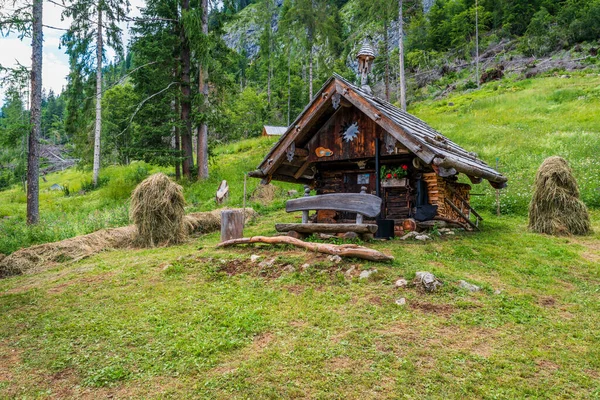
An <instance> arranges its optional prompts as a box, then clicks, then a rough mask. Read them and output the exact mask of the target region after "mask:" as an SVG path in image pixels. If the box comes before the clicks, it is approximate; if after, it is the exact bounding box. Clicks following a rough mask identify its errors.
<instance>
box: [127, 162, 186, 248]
mask: <svg viewBox="0 0 600 400" xmlns="http://www.w3.org/2000/svg"><path fill="white" fill-rule="evenodd" d="M184 207H185V199H184V197H183V189H182V188H181V186H179V185H178V184H176V183H174V182H173V181H171V180H170V179H169V178H168V177H167V176H166V175H165V174H163V173H158V174H154V175H151V176H149V177H148V178H146V179H144V180H143V181H142V182H141V183H140V184H139V185H138V186H137V187H136V188H135V190H134V191H133V193H132V194H131V211H130V216H131V220H132V221H133V223H134V224H135V226H136V227H137V232H138V235H137V239H136V242H137V244H138V245H140V246H145V247H154V246H163V245H170V244H175V243H181V242H182V241H184V240H185V237H186V233H187V232H186V227H185V224H184V222H183V217H184V215H185V210H184Z"/></svg>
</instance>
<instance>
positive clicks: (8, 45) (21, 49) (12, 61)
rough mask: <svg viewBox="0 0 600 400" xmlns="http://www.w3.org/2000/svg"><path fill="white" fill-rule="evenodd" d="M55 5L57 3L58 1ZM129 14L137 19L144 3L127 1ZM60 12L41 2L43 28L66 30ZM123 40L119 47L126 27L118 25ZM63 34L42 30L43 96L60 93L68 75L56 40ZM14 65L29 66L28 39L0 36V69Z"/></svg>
mask: <svg viewBox="0 0 600 400" xmlns="http://www.w3.org/2000/svg"><path fill="white" fill-rule="evenodd" d="M57 2H60V0H58V1H57ZM130 3H131V11H130V13H129V16H131V17H136V16H139V15H140V12H139V8H140V7H142V6H143V5H144V4H145V2H144V0H130ZM62 11H63V8H62V7H61V6H58V5H56V4H53V3H51V2H48V1H44V16H43V22H44V25H50V26H53V27H56V28H63V29H67V28H68V27H69V24H70V20H68V19H65V20H64V21H63V20H61V14H62ZM121 28H122V29H123V33H124V37H123V43H124V44H127V43H128V41H129V37H130V36H129V27H128V25H127V24H125V23H124V24H122V25H121ZM64 33H65V32H64V31H62V30H55V29H51V28H47V27H44V53H43V61H42V85H43V87H44V89H45V90H46V92H48V91H50V89H52V90H53V91H54V92H55V93H56V94H58V93H60V92H61V91H62V90H63V88H64V87H65V86H66V84H67V79H66V77H67V75H68V74H69V58H68V57H67V55H66V54H65V49H64V48H62V49H61V48H59V47H60V46H59V45H60V37H61V36H62V35H63V34H64ZM114 55H115V54H114V52H112V51H110V50H109V51H108V52H107V60H112V59H113V57H114ZM17 62H19V63H21V64H22V65H24V66H26V67H30V66H31V38H27V37H26V38H23V40H19V37H18V35H16V34H10V35H8V36H6V37H3V36H0V65H2V66H3V67H14V66H16V65H17ZM4 94H5V93H4V88H2V87H1V86H0V105H1V104H3V103H4Z"/></svg>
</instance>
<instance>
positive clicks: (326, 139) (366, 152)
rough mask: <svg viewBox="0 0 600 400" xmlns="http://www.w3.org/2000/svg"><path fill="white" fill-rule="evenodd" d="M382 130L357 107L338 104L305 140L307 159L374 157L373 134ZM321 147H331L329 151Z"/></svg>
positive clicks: (327, 148)
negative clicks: (327, 153) (319, 126)
mask: <svg viewBox="0 0 600 400" xmlns="http://www.w3.org/2000/svg"><path fill="white" fill-rule="evenodd" d="M346 132H348V136H347V137H346V138H345V137H344V133H346ZM382 133H383V129H382V128H381V127H380V126H379V125H377V124H376V123H375V121H373V120H372V119H371V118H369V117H368V116H367V115H365V114H364V113H363V112H362V111H360V110H359V109H357V108H356V107H340V108H339V109H338V110H337V112H336V113H335V114H334V115H332V116H331V118H330V119H329V120H328V121H327V122H326V123H325V124H324V125H323V126H322V127H321V128H320V129H319V130H318V131H317V133H316V134H315V135H314V136H313V137H312V138H311V139H310V140H309V141H308V144H307V146H306V147H307V149H308V154H309V156H308V160H309V161H310V162H323V161H343V160H353V159H361V158H372V157H375V138H377V137H379V138H381V137H382ZM320 149H321V153H320V154H319V150H320ZM324 150H329V151H331V155H322V154H323V151H324Z"/></svg>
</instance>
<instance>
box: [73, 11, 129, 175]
mask: <svg viewBox="0 0 600 400" xmlns="http://www.w3.org/2000/svg"><path fill="white" fill-rule="evenodd" d="M128 11H129V0H72V1H71V2H70V3H67V6H66V8H65V10H64V12H63V16H64V17H69V18H72V19H73V22H72V23H71V26H70V28H69V31H68V33H67V34H66V35H65V36H64V37H63V42H64V43H66V44H67V47H68V51H70V52H71V53H76V52H83V53H84V54H85V56H86V57H87V56H89V55H90V53H91V50H92V49H91V44H92V42H94V43H95V46H96V48H95V50H96V51H95V53H96V114H95V124H94V161H93V178H92V179H93V182H94V185H95V186H97V185H98V177H99V175H100V161H101V160H100V155H101V154H100V153H101V148H100V146H101V135H102V62H103V59H104V53H105V42H106V46H109V47H112V48H113V49H114V50H115V51H116V52H117V54H120V55H122V53H123V45H122V41H121V29H120V28H119V26H118V23H119V22H121V21H122V20H123V19H124V18H125V16H126V13H127V12H128Z"/></svg>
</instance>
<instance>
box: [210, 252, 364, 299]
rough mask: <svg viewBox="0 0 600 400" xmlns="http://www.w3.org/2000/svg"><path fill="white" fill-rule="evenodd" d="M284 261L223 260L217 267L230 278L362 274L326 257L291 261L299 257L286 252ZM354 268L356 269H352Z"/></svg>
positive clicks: (350, 266)
mask: <svg viewBox="0 0 600 400" xmlns="http://www.w3.org/2000/svg"><path fill="white" fill-rule="evenodd" d="M285 255H286V257H285V258H284V259H278V258H277V257H270V256H266V257H262V258H261V259H259V260H257V261H255V262H251V261H250V259H249V258H247V259H246V258H234V259H230V260H223V261H222V262H221V264H219V266H218V267H217V270H218V271H219V272H224V273H226V274H227V275H229V276H235V275H240V274H248V275H251V276H255V277H261V278H267V279H277V278H279V277H281V276H282V275H284V274H289V273H294V272H298V273H305V272H308V273H312V274H315V273H325V274H328V275H329V276H330V277H333V276H335V275H336V274H338V273H345V272H346V271H347V270H349V269H352V271H353V273H351V274H346V276H347V277H349V278H351V277H352V276H353V275H356V276H357V275H358V274H360V269H359V268H357V267H356V266H354V265H344V264H335V263H333V262H331V261H328V260H327V258H326V257H322V256H314V255H313V256H312V257H310V256H306V257H305V256H304V255H302V258H300V257H298V258H299V260H301V262H302V264H301V265H300V261H299V260H294V259H291V260H290V257H293V256H298V255H299V254H296V253H294V252H289V253H288V252H286V254H285ZM305 264H309V265H310V267H309V268H303V266H304V265H305ZM352 267H354V268H352ZM285 288H286V289H287V290H289V291H290V292H291V293H294V294H300V293H301V292H303V291H304V289H302V290H300V288H299V287H293V286H286V287H285Z"/></svg>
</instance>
